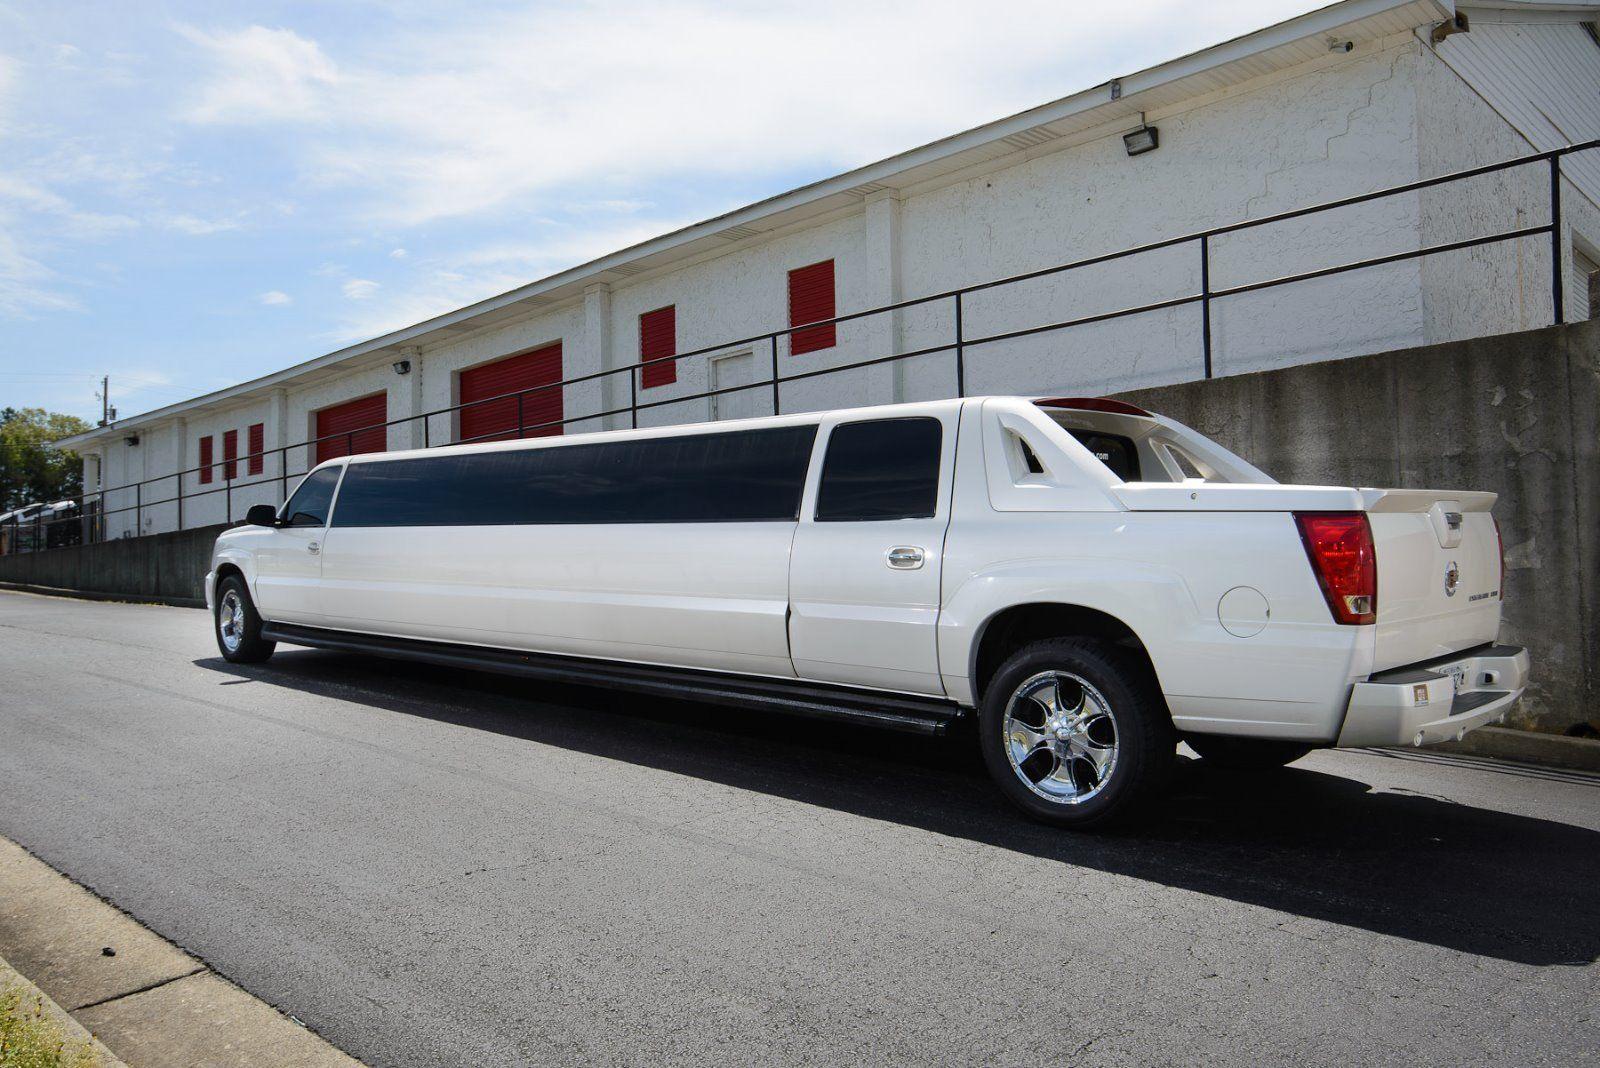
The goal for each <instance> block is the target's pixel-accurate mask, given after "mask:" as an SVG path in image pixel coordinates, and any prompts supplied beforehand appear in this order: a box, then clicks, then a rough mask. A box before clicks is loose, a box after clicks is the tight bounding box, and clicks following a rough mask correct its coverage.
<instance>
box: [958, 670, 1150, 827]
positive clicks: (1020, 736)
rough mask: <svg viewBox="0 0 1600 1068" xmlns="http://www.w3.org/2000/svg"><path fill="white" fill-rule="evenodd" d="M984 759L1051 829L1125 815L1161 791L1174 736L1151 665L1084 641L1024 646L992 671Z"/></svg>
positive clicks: (983, 724)
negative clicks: (1052, 826)
mask: <svg viewBox="0 0 1600 1068" xmlns="http://www.w3.org/2000/svg"><path fill="white" fill-rule="evenodd" d="M978 731H979V744H980V746H981V747H982V749H983V759H984V763H985V764H986V765H987V766H988V768H989V774H990V775H991V776H992V777H993V778H994V781H995V783H996V785H998V786H999V787H1000V792H1001V793H1003V794H1005V795H1006V798H1007V799H1008V800H1010V801H1011V802H1012V803H1013V804H1015V805H1016V806H1017V807H1018V808H1020V809H1022V810H1023V811H1024V812H1026V813H1027V814H1028V815H1030V816H1032V817H1033V818H1034V819H1037V820H1041V821H1043V822H1045V823H1051V824H1054V825H1056V826H1058V827H1072V828H1075V829H1087V828H1101V827H1107V826H1110V825H1113V824H1116V823H1120V822H1124V821H1126V820H1127V819H1129V818H1130V817H1132V816H1134V815H1135V814H1137V813H1138V812H1139V810H1140V809H1142V808H1143V807H1144V806H1145V805H1146V804H1147V803H1148V802H1149V801H1150V800H1151V799H1153V798H1155V797H1157V796H1159V795H1160V794H1161V792H1162V790H1163V788H1164V787H1165V786H1166V783H1167V779H1168V776H1169V775H1170V774H1171V772H1172V766H1173V763H1174V756H1175V750H1176V746H1177V735H1176V734H1175V733H1174V731H1173V727H1172V718H1171V716H1169V715H1168V713H1167V708H1166V703H1165V702H1164V701H1163V700H1162V698H1161V693H1160V691H1159V690H1158V689H1157V688H1156V686H1155V682H1154V680H1153V679H1152V678H1151V675H1150V672H1149V670H1148V667H1147V666H1146V665H1144V664H1142V663H1140V662H1139V661H1138V660H1137V659H1136V658H1135V657H1134V656H1133V655H1132V654H1130V653H1129V652H1128V651H1127V650H1125V649H1122V648H1120V647H1118V646H1115V645H1111V644H1109V643H1107V642H1103V641H1098V640H1095V639H1090V638H1050V639H1047V640H1045V641H1038V642H1033V643H1031V644H1029V645H1025V646H1023V647H1022V648H1021V649H1019V650H1017V651H1016V652H1015V653H1013V654H1012V655H1011V657H1010V658H1009V659H1007V660H1006V662H1005V663H1004V664H1002V665H1001V666H1000V670H999V671H997V672H995V675H994V678H993V679H992V680H991V681H990V683H989V685H988V687H987V688H986V689H985V691H984V695H983V704H982V707H981V708H980V709H979V711H978Z"/></svg>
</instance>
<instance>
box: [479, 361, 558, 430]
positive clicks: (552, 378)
mask: <svg viewBox="0 0 1600 1068" xmlns="http://www.w3.org/2000/svg"><path fill="white" fill-rule="evenodd" d="M560 381H561V342H559V341H557V342H556V343H555V344H553V345H546V346H544V347H543V348H539V349H534V350H533V351H532V352H524V353H522V354H521V355H518V356H508V357H506V358H505V359H503V360H496V361H495V362H494V363H486V364H483V365H481V366H479V367H469V368H467V369H466V370H465V371H462V372H461V381H460V385H461V403H462V404H464V405H467V406H468V407H465V408H462V409H461V437H460V440H461V441H473V442H477V441H503V440H506V439H508V438H516V437H524V438H543V437H554V436H557V435H559V434H560V433H561V420H562V418H563V408H562V403H561V387H560V386H552V383H556V382H560ZM537 386H552V388H550V389H537V388H535V387H537ZM523 390H532V392H529V393H523V392H522V391H523ZM508 393H518V394H520V396H521V400H520V406H521V415H522V427H525V428H527V429H525V430H523V429H521V428H519V427H518V425H517V415H518V405H519V400H518V398H517V397H512V396H506V394H508ZM490 397H500V398H501V399H500V400H488V398H490ZM474 401H488V403H485V404H474V403H473V402H474Z"/></svg>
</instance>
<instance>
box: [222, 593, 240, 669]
mask: <svg viewBox="0 0 1600 1068" xmlns="http://www.w3.org/2000/svg"><path fill="white" fill-rule="evenodd" d="M217 633H218V634H219V635H221V636H222V646H223V648H225V649H227V650H228V652H230V653H237V652H238V651H239V646H240V645H242V644H244V599H243V598H242V597H240V596H239V591H238V590H229V591H228V592H227V593H225V594H223V595H222V606H221V607H220V608H218V609H217Z"/></svg>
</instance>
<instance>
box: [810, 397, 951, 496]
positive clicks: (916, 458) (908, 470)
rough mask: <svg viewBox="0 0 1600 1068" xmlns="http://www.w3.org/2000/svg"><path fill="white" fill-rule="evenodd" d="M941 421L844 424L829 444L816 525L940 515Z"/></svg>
mask: <svg viewBox="0 0 1600 1068" xmlns="http://www.w3.org/2000/svg"><path fill="white" fill-rule="evenodd" d="M943 431H944V428H943V427H942V426H941V425H940V423H939V420H937V419H925V418H918V419H877V420H873V421H870V422H864V423H845V424H843V425H842V426H836V427H834V428H833V434H832V436H830V437H829V438H828V458H827V459H826V460H825V461H823V464H822V487H821V490H820V492H819V493H818V495H817V519H818V521H823V522H830V521H831V522H842V521H847V520H862V519H925V518H927V517H929V516H931V515H933V514H934V512H935V511H937V510H938V507H937V506H938V497H939V444H940V441H941V439H942V437H943Z"/></svg>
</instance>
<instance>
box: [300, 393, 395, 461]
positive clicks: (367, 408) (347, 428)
mask: <svg viewBox="0 0 1600 1068" xmlns="http://www.w3.org/2000/svg"><path fill="white" fill-rule="evenodd" d="M388 418H389V395H388V394H387V393H374V394H373V395H372V396H370V397H362V398H360V399H358V400H353V401H345V402H344V403H343V404H335V405H334V406H333V407H332V408H324V409H322V411H320V412H318V413H317V463H319V464H320V463H321V462H322V461H324V460H331V459H333V458H334V457H336V456H348V455H350V454H351V453H357V452H383V451H384V450H385V449H387V448H388V447H389V431H388V429H387V428H386V427H385V426H384V425H383V423H384V421H385V420H387V419H388Z"/></svg>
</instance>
